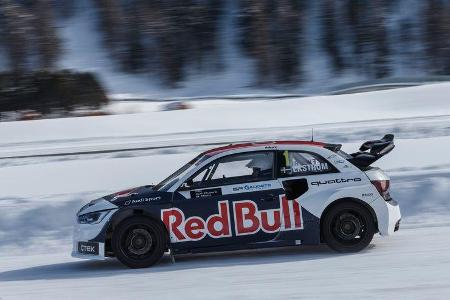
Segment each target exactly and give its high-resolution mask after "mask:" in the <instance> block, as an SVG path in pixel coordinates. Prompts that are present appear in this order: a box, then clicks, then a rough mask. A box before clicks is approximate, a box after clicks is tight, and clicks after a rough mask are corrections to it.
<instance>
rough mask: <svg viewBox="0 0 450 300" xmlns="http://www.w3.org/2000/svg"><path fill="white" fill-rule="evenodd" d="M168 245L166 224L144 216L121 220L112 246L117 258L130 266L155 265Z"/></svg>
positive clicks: (143, 266)
mask: <svg viewBox="0 0 450 300" xmlns="http://www.w3.org/2000/svg"><path fill="white" fill-rule="evenodd" d="M166 246H167V233H166V230H165V228H164V226H163V225H162V224H160V223H159V222H156V221H154V220H151V219H149V218H146V217H143V216H136V217H131V218H129V219H126V220H125V221H123V222H121V223H120V224H119V225H118V226H117V227H116V229H115V230H114V233H113V237H112V248H113V250H114V253H115V255H116V257H117V259H118V260H119V261H120V262H121V263H123V264H124V265H126V266H128V267H130V268H147V267H150V266H152V265H154V264H155V263H156V262H158V261H159V260H160V259H161V257H162V256H163V254H164V251H165V249H166Z"/></svg>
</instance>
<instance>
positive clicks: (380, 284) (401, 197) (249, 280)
mask: <svg viewBox="0 0 450 300" xmlns="http://www.w3.org/2000/svg"><path fill="white" fill-rule="evenodd" d="M449 94H450V85H449V84H439V85H430V86H422V87H414V88H407V89H401V90H393V91H383V92H373V93H366V94H356V95H349V96H332V97H331V96H330V97H315V98H299V99H291V100H278V101H254V102H251V103H241V102H236V101H231V102H230V101H220V102H217V101H216V102H211V101H203V102H201V103H198V104H195V107H194V108H193V109H191V110H187V111H170V112H159V111H157V110H156V109H155V110H153V109H152V108H149V109H148V110H147V112H145V113H140V114H128V115H116V116H107V117H89V118H73V119H61V120H39V121H29V122H12V123H0V136H1V140H0V299H2V300H3V299H16V298H17V299H27V298H47V299H49V298H50V299H53V298H61V297H65V298H77V299H79V298H87V299H90V298H96V297H98V296H110V297H111V298H136V297H153V298H156V299H159V298H162V299H173V298H179V297H184V298H188V299H190V298H194V297H196V298H201V299H206V298H211V297H213V296H214V297H215V298H216V297H217V298H223V299H228V298H231V297H237V298H249V299H256V298H259V299H261V298H263V299H264V298H275V297H276V298H281V297H284V298H293V299H298V298H305V299H311V298H315V299H327V298H331V297H333V298H345V297H347V296H348V295H351V296H352V297H354V298H362V297H364V298H368V299H378V298H381V297H397V298H401V299H402V298H407V299H410V298H415V299H430V298H433V299H448V298H449V297H450V283H449V282H450V251H449V250H450V249H449V248H450V213H449V211H450V200H449V198H448V195H449V192H450V160H449V159H448V153H450V102H449V101H448V95H449ZM139 105H142V106H146V104H139ZM149 106H150V105H149ZM311 127H314V128H316V130H315V136H316V140H324V141H327V142H342V143H344V150H346V151H348V152H351V151H356V150H357V148H358V146H359V145H360V144H361V143H362V142H363V141H365V140H368V139H374V138H379V137H381V136H382V135H383V134H384V133H387V132H393V133H395V134H396V145H397V147H396V149H395V150H394V151H393V152H392V153H390V154H389V155H388V156H386V157H385V158H383V159H382V160H380V161H379V162H377V166H380V167H381V168H383V169H385V170H386V171H387V172H388V173H389V174H390V175H391V176H392V195H393V197H394V198H395V199H397V200H398V201H399V202H400V205H401V209H402V213H403V217H404V218H403V223H402V226H401V230H400V231H399V232H398V233H396V234H395V235H394V236H392V237H390V238H386V239H385V238H379V237H377V238H375V240H374V242H373V243H372V245H371V247H370V248H369V249H367V250H365V251H364V252H362V253H358V254H353V255H340V254H336V253H334V252H331V251H330V250H328V249H327V248H326V247H322V246H321V247H308V248H290V249H282V250H280V249H277V250H274V249H272V250H264V251H256V252H255V251H252V252H238V253H222V254H215V255H195V256H190V255H187V256H182V257H179V258H177V262H176V264H175V265H172V264H171V262H170V260H169V259H168V258H165V259H164V261H163V262H162V263H161V264H160V265H158V266H157V267H155V268H151V269H147V270H128V269H125V268H124V267H122V266H121V265H120V264H119V263H118V262H116V261H114V260H112V261H105V262H88V261H78V260H75V259H72V258H70V257H69V252H70V247H71V245H70V241H71V223H72V221H73V219H74V214H75V212H76V210H77V209H78V208H79V207H80V206H81V205H82V204H83V203H85V202H86V201H88V200H91V199H94V198H96V197H99V196H102V195H104V194H107V193H110V192H113V191H118V190H121V189H124V188H127V187H132V186H139V185H143V184H149V183H154V182H157V181H159V180H161V179H162V178H163V177H164V176H166V175H168V174H169V173H171V171H173V170H174V169H175V168H177V167H179V166H180V165H181V164H183V163H184V162H186V161H187V160H189V159H190V158H192V157H193V156H195V155H196V154H198V153H199V152H201V151H203V150H204V148H205V147H204V146H197V145H196V144H199V143H205V142H206V143H208V142H221V141H222V142H229V141H236V140H254V139H258V140H262V139H271V138H283V139H294V138H302V139H305V138H307V139H309V135H310V128H311ZM140 141H142V143H144V144H146V145H159V146H170V145H172V146H173V145H179V144H189V145H191V146H189V147H175V148H162V149H152V150H146V151H137V150H129V151H124V152H116V153H96V154H77V155H66V156H58V157H52V156H50V157H29V158H26V159H17V158H16V159H12V158H8V159H2V157H7V156H20V155H35V154H52V153H61V152H67V153H71V152H73V151H87V152H89V151H93V150H98V149H103V150H111V149H117V148H121V149H122V148H123V149H130V148H134V147H135V146H136V145H140ZM69 291H70V292H69Z"/></svg>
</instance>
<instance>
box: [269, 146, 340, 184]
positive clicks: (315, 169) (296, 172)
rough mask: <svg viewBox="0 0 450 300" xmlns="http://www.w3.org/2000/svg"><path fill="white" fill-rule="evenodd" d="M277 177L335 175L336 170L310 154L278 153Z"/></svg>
mask: <svg viewBox="0 0 450 300" xmlns="http://www.w3.org/2000/svg"><path fill="white" fill-rule="evenodd" d="M277 156H278V177H294V176H306V175H315V174H327V173H336V172H338V170H337V169H336V168H335V167H334V166H333V165H332V164H331V163H330V162H328V161H327V160H326V159H324V158H323V157H321V156H320V155H317V154H315V153H311V152H304V151H289V150H285V151H278V153H277Z"/></svg>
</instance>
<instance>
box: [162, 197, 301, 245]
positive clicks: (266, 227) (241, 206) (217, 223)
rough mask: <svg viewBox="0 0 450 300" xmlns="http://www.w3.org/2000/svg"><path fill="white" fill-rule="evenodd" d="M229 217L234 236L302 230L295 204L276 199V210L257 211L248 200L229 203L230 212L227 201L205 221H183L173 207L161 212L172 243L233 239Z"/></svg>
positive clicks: (201, 219)
mask: <svg viewBox="0 0 450 300" xmlns="http://www.w3.org/2000/svg"><path fill="white" fill-rule="evenodd" d="M231 217H232V218H233V220H234V224H235V226H234V235H235V236H243V235H249V234H255V233H257V232H259V231H260V230H262V231H263V232H266V233H275V232H279V231H288V230H300V229H303V222H302V213H301V206H300V204H299V202H298V200H287V199H286V197H285V195H282V196H280V208H275V209H267V210H259V209H258V206H257V204H256V203H255V202H254V201H251V200H243V201H235V202H233V210H232V211H230V204H229V202H228V200H225V201H220V202H219V203H218V213H217V214H213V215H211V216H209V217H208V218H207V219H206V220H205V219H203V218H202V217H199V216H192V217H189V218H186V216H185V215H184V212H183V211H181V210H180V209H178V208H176V207H174V208H170V209H164V210H162V211H161V219H162V221H163V223H164V224H165V225H166V227H167V229H168V231H169V233H170V239H171V241H172V242H174V243H177V242H187V241H198V240H201V239H203V238H205V237H206V236H209V237H211V238H214V239H218V238H226V237H231V236H233V232H232V229H231V222H230V219H231Z"/></svg>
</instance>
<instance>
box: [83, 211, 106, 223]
mask: <svg viewBox="0 0 450 300" xmlns="http://www.w3.org/2000/svg"><path fill="white" fill-rule="evenodd" d="M110 212H111V210H102V211H94V212H90V213H87V214H83V215H81V216H78V223H79V224H98V223H100V222H101V221H102V220H103V219H104V218H105V217H106V216H107V215H108V214H109V213H110Z"/></svg>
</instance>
